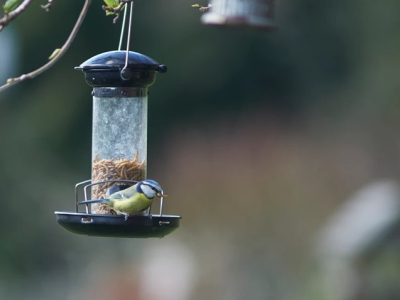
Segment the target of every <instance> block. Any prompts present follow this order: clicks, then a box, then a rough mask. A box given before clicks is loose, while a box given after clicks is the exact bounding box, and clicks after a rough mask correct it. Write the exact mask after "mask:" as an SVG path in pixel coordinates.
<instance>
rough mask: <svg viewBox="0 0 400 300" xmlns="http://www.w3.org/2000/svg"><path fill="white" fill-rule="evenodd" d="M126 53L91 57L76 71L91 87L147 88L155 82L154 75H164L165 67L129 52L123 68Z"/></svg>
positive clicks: (111, 53) (107, 53) (105, 53)
mask: <svg viewBox="0 0 400 300" xmlns="http://www.w3.org/2000/svg"><path fill="white" fill-rule="evenodd" d="M125 62H126V51H109V52H104V53H101V54H98V55H96V56H93V57H92V58H90V59H88V60H87V61H85V62H84V63H82V64H81V65H80V66H79V67H75V69H76V70H82V71H83V73H85V79H86V82H87V83H88V84H89V85H90V86H92V87H139V88H147V87H149V86H151V85H152V84H153V83H154V82H155V80H156V73H157V72H160V73H165V72H166V71H167V67H166V66H165V65H160V64H159V63H158V62H156V61H155V60H154V59H152V58H150V57H148V56H146V55H144V54H140V53H137V52H133V51H130V52H129V55H128V65H127V67H126V68H124V67H125Z"/></svg>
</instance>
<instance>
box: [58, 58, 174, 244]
mask: <svg viewBox="0 0 400 300" xmlns="http://www.w3.org/2000/svg"><path fill="white" fill-rule="evenodd" d="M76 69H77V70H81V71H83V73H84V75H85V79H86V82H87V83H88V84H89V85H90V86H92V87H93V92H92V96H93V128H92V178H91V179H90V180H86V181H83V182H80V183H78V184H77V185H76V187H75V212H55V214H56V216H57V221H58V223H59V224H60V225H61V226H63V227H64V228H65V229H67V230H68V231H71V232H73V233H77V234H84V235H92V236H109V237H133V238H135V237H163V236H165V235H167V234H169V233H171V232H172V231H174V230H175V229H176V228H178V227H179V221H180V216H175V215H164V214H163V198H162V197H161V201H160V208H159V213H158V214H152V213H151V207H150V208H149V209H147V210H146V211H143V212H141V213H140V214H136V215H131V216H129V218H128V219H126V220H125V219H124V217H123V216H120V215H116V214H115V212H113V211H112V210H111V209H110V208H109V207H108V206H107V205H105V204H93V205H92V206H90V205H86V206H85V211H79V208H80V206H78V202H79V201H80V200H88V199H90V198H89V197H88V195H89V192H91V195H92V197H91V198H92V199H103V198H107V196H108V195H110V194H112V193H115V192H117V191H120V190H123V189H125V188H127V187H129V186H131V185H133V184H135V183H137V182H138V181H141V180H144V179H146V178H147V110H148V87H149V86H151V85H152V84H153V83H154V82H155V79H156V73H158V72H159V73H164V72H166V70H167V68H166V66H165V65H160V64H158V63H157V62H156V61H155V60H153V59H151V58H149V57H147V56H145V55H143V54H140V53H137V52H132V51H110V52H105V53H102V54H99V55H96V56H94V57H92V58H90V59H89V60H87V61H85V62H84V63H82V64H81V65H80V66H79V67H76ZM82 192H83V197H84V199H79V195H80V194H82Z"/></svg>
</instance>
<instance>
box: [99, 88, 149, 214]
mask: <svg viewBox="0 0 400 300" xmlns="http://www.w3.org/2000/svg"><path fill="white" fill-rule="evenodd" d="M107 90H111V91H110V92H107ZM118 90H120V92H118ZM93 94H94V96H93V132H92V182H93V183H94V182H99V181H105V180H119V179H127V180H136V181H140V180H144V179H145V178H146V175H147V109H148V98H147V89H145V88H104V87H102V88H94V90H93ZM120 94H131V95H132V96H131V97H127V96H124V97H117V96H115V95H120ZM103 95H106V97H105V96H103ZM108 95H114V96H112V97H108ZM120 184H124V183H115V182H108V183H104V184H99V185H95V186H93V188H92V198H93V199H102V198H106V197H107V190H108V188H109V187H111V186H114V185H120ZM93 212H94V213H109V209H108V207H107V206H106V205H93Z"/></svg>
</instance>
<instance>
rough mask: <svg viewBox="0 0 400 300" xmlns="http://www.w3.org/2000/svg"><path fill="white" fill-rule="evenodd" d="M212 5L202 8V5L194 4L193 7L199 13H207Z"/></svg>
mask: <svg viewBox="0 0 400 300" xmlns="http://www.w3.org/2000/svg"><path fill="white" fill-rule="evenodd" d="M211 6H212V5H211V4H208V5H207V6H201V5H200V4H193V5H192V7H194V8H198V9H199V11H201V12H206V11H208V10H209V9H210V8H211Z"/></svg>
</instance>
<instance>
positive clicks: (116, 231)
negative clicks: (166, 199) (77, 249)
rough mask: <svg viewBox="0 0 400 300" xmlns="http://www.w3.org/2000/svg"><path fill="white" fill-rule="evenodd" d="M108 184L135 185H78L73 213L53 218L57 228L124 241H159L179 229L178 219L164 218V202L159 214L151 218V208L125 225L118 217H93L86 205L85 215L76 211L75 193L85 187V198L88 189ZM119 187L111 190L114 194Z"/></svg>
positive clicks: (178, 217)
mask: <svg viewBox="0 0 400 300" xmlns="http://www.w3.org/2000/svg"><path fill="white" fill-rule="evenodd" d="M107 182H124V183H133V184H135V183H137V181H134V180H107V181H101V182H95V183H91V180H86V181H84V182H81V183H78V184H77V185H76V186H75V207H76V211H75V212H59V211H56V212H55V215H56V218H57V222H58V224H60V225H61V226H62V227H63V228H64V229H66V230H68V231H70V232H72V233H75V234H82V235H88V236H101V237H125V238H156V237H157V238H162V237H164V236H166V235H168V234H170V233H171V232H173V231H174V230H175V229H177V228H178V227H179V222H180V219H181V217H180V216H175V215H163V213H162V210H163V198H161V201H160V212H159V214H158V215H153V214H151V208H150V209H149V211H148V213H147V214H145V215H130V216H129V217H128V219H127V220H126V221H125V217H124V216H121V215H102V214H92V213H91V211H90V204H86V205H85V206H86V212H80V211H79V210H78V202H79V199H78V189H79V187H81V186H83V185H84V188H83V189H84V197H85V200H88V198H87V189H88V188H89V187H91V186H93V185H97V184H103V183H107ZM118 187H122V188H121V189H123V188H126V186H113V187H112V188H113V189H114V190H115V189H116V188H118Z"/></svg>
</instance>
